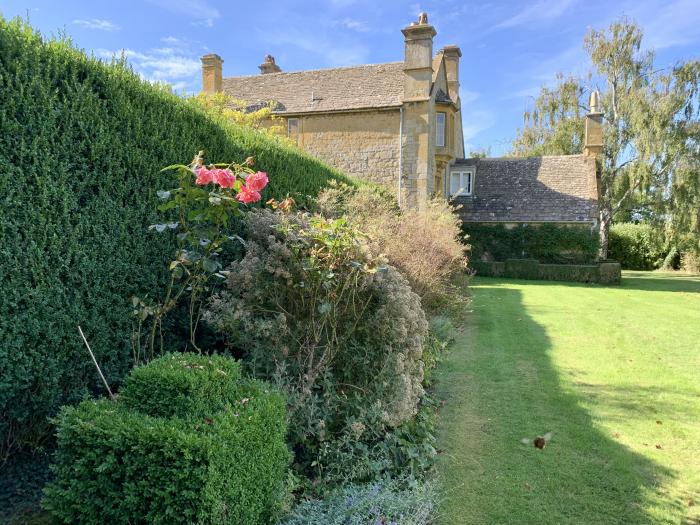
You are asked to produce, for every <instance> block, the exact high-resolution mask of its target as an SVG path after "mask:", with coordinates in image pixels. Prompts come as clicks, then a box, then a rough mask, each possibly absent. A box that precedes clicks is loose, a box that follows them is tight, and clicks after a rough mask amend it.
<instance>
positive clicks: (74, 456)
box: [43, 354, 289, 525]
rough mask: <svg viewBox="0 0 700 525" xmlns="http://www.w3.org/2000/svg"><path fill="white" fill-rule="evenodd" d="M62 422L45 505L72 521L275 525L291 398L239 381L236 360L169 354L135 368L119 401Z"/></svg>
mask: <svg viewBox="0 0 700 525" xmlns="http://www.w3.org/2000/svg"><path fill="white" fill-rule="evenodd" d="M146 379H150V380H152V382H150V383H149V382H148V381H145V380H146ZM212 385H217V387H218V388H217V390H218V391H219V393H221V394H222V397H221V398H220V397H218V396H212V395H211V394H212V393H213V391H212ZM144 394H150V396H148V395H144ZM173 397H174V398H175V399H176V400H177V401H176V403H174V404H172V403H171V401H172V399H173ZM145 400H148V401H149V403H148V404H146V405H143V404H142V402H143V401H145ZM183 401H184V403H183ZM56 423H57V427H58V448H57V451H56V455H55V463H54V465H53V466H52V470H53V473H54V475H55V479H54V480H53V481H52V482H51V483H50V484H49V485H48V486H47V488H46V490H45V498H44V501H43V506H44V507H45V508H46V509H48V510H49V511H50V512H51V513H52V514H53V516H54V518H56V519H58V520H60V521H61V522H63V523H84V524H91V523H94V524H102V523H114V524H128V523H167V524H176V523H183V524H185V523H199V524H212V525H214V524H232V525H234V524H236V525H237V524H242V523H260V524H264V523H273V522H274V518H275V517H276V513H277V511H278V509H279V505H280V503H281V501H282V499H283V496H284V487H285V479H286V469H287V463H288V460H289V452H288V450H287V447H286V445H285V442H284V438H285V432H286V428H285V409H284V400H283V398H282V396H280V395H279V394H276V393H274V392H270V391H269V390H268V389H267V388H266V386H265V385H264V384H263V383H259V382H253V381H248V382H244V383H241V382H239V377H238V366H237V363H235V362H233V361H232V360H231V359H228V358H223V357H213V358H210V357H206V356H197V355H195V354H168V355H165V356H164V357H162V358H160V359H157V360H155V361H153V362H151V363H150V364H149V365H146V366H145V367H142V368H137V369H135V372H134V377H133V380H131V381H129V382H128V383H127V385H126V387H125V389H124V392H123V394H122V395H120V396H119V398H118V399H117V401H116V402H113V401H108V400H104V399H103V400H98V401H92V400H86V401H83V402H82V403H81V404H80V405H79V406H77V407H65V408H64V409H63V410H62V411H61V413H60V414H59V416H58V417H57V419H56Z"/></svg>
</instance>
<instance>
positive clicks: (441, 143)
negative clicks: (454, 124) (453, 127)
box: [435, 111, 447, 148]
mask: <svg viewBox="0 0 700 525" xmlns="http://www.w3.org/2000/svg"><path fill="white" fill-rule="evenodd" d="M440 116H442V123H441V122H440ZM441 132H442V133H441ZM446 136H447V113H445V112H443V111H438V112H437V113H435V145H436V146H438V147H440V148H444V147H445V145H446V144H445V137H446Z"/></svg>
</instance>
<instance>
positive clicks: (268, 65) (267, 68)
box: [258, 55, 282, 75]
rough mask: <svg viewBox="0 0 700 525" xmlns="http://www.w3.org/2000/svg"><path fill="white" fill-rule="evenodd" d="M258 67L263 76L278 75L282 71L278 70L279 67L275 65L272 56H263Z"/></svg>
mask: <svg viewBox="0 0 700 525" xmlns="http://www.w3.org/2000/svg"><path fill="white" fill-rule="evenodd" d="M258 67H259V68H260V73H262V74H263V75H266V74H268V73H279V72H280V71H282V69H280V67H279V66H278V65H277V64H276V63H275V57H273V56H272V55H265V59H264V61H263V63H262V64H260V65H259V66H258Z"/></svg>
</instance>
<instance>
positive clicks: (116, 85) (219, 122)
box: [0, 18, 345, 458]
mask: <svg viewBox="0 0 700 525" xmlns="http://www.w3.org/2000/svg"><path fill="white" fill-rule="evenodd" d="M0 93H2V96H0V129H2V134H1V135H0V196H1V197H0V199H2V205H1V206H0V247H1V248H0V333H2V334H3V336H2V341H3V344H2V347H1V348H0V436H2V443H0V458H2V457H3V456H6V455H8V454H9V453H10V451H11V450H16V448H17V447H20V446H22V445H26V444H31V445H35V446H36V445H40V444H41V443H42V441H43V440H44V439H45V438H46V436H47V434H48V432H47V430H48V424H47V416H52V415H54V414H56V412H57V410H58V407H59V406H61V405H63V404H66V403H76V402H78V401H79V400H80V399H81V398H82V397H83V396H84V395H85V394H87V393H88V392H90V391H95V390H98V389H99V388H100V386H99V383H98V378H97V375H96V374H95V370H94V367H93V366H92V364H91V363H90V362H89V359H86V354H85V350H84V348H83V347H82V343H81V341H80V338H79V337H78V334H77V329H76V326H77V325H78V324H81V325H82V326H83V328H84V329H85V332H86V333H87V335H88V338H89V339H90V342H91V343H92V345H93V348H94V350H95V352H96V354H97V359H98V361H99V362H100V364H101V365H102V366H103V367H104V370H105V375H106V377H107V379H108V381H109V382H110V383H118V382H119V381H120V380H121V378H122V377H124V375H125V374H126V371H127V370H128V368H129V366H130V358H131V357H130V356H131V349H130V341H129V337H130V333H131V325H130V323H131V317H130V315H131V305H130V303H129V298H130V297H131V296H133V295H138V296H143V295H144V294H146V293H148V292H152V291H153V290H159V289H162V288H163V286H162V283H163V280H164V279H165V278H166V277H167V275H166V274H167V267H166V266H165V264H164V262H165V261H167V260H169V259H168V258H169V257H170V255H171V254H172V252H173V248H174V238H173V237H174V236H173V235H171V236H168V235H157V234H156V233H154V232H149V231H148V230H147V227H148V225H149V224H152V223H154V222H156V220H157V213H156V206H157V205H158V203H159V200H158V198H157V196H156V189H157V188H162V187H168V186H171V185H172V182H173V181H172V180H170V179H169V177H170V176H169V175H167V174H162V173H160V172H159V170H160V168H161V167H162V166H165V165H169V164H173V163H175V162H181V163H184V164H186V163H187V162H189V160H190V159H191V157H192V155H193V154H194V153H195V152H197V151H199V150H205V154H206V155H207V157H208V158H211V159H242V158H246V157H248V156H254V157H255V167H256V169H260V170H264V171H267V172H268V173H269V174H270V184H269V187H268V188H266V190H265V192H264V194H263V201H264V200H265V199H267V198H270V197H278V198H284V197H285V196H286V195H287V194H288V193H289V194H292V195H293V196H294V198H295V199H297V201H300V202H302V203H303V202H306V200H307V198H306V196H307V195H315V194H316V193H317V192H318V191H319V189H320V188H321V187H323V186H324V185H325V184H326V182H327V181H328V180H329V179H338V180H345V178H344V177H343V176H342V175H341V174H339V173H338V172H337V171H334V170H332V169H331V168H328V167H327V166H325V165H323V164H322V163H321V162H319V161H317V160H315V159H313V158H311V157H310V156H307V155H305V154H303V153H302V152H300V151H299V150H297V149H295V148H293V147H291V146H287V145H285V144H283V143H282V142H281V141H276V140H274V139H271V138H270V137H269V136H266V135H265V134H264V133H263V132H258V131H254V130H249V129H244V128H241V127H237V126H235V125H230V124H226V123H225V121H224V120H223V119H216V118H213V117H211V116H209V115H207V114H206V113H205V112H204V111H203V110H202V109H200V108H198V107H197V106H196V105H195V104H193V103H188V102H187V101H185V100H182V99H180V98H178V97H177V96H175V95H173V94H172V93H170V92H168V91H167V90H165V89H162V88H158V87H155V86H152V85H149V84H147V83H144V82H143V81H142V80H140V79H139V77H138V76H137V75H136V74H135V73H133V72H132V71H130V70H129V69H128V68H126V67H124V65H123V64H119V63H116V64H112V65H107V64H104V63H102V62H100V61H98V60H96V59H94V58H90V57H87V56H86V55H85V54H83V53H82V52H80V51H78V50H76V49H74V48H73V47H72V46H71V44H70V43H69V42H65V41H55V40H45V39H43V38H42V37H41V36H40V35H39V34H38V33H37V32H35V31H34V30H33V29H32V28H31V27H29V26H28V25H27V24H26V23H24V22H22V21H17V20H15V21H6V20H4V19H1V18H0ZM84 410H87V409H84ZM65 417H68V416H65ZM75 417H77V416H75Z"/></svg>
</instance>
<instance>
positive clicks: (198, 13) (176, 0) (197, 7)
mask: <svg viewBox="0 0 700 525" xmlns="http://www.w3.org/2000/svg"><path fill="white" fill-rule="evenodd" d="M148 1H149V2H150V3H152V4H154V5H157V6H158V7H162V8H163V9H167V10H168V11H172V12H174V13H178V14H181V15H187V16H188V17H189V18H190V20H191V22H190V23H191V24H192V25H196V26H205V27H212V26H213V25H214V22H215V21H216V20H217V19H218V18H219V17H220V16H221V13H220V12H219V10H218V9H217V8H216V7H214V6H212V5H210V4H209V2H208V1H207V0H148Z"/></svg>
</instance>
